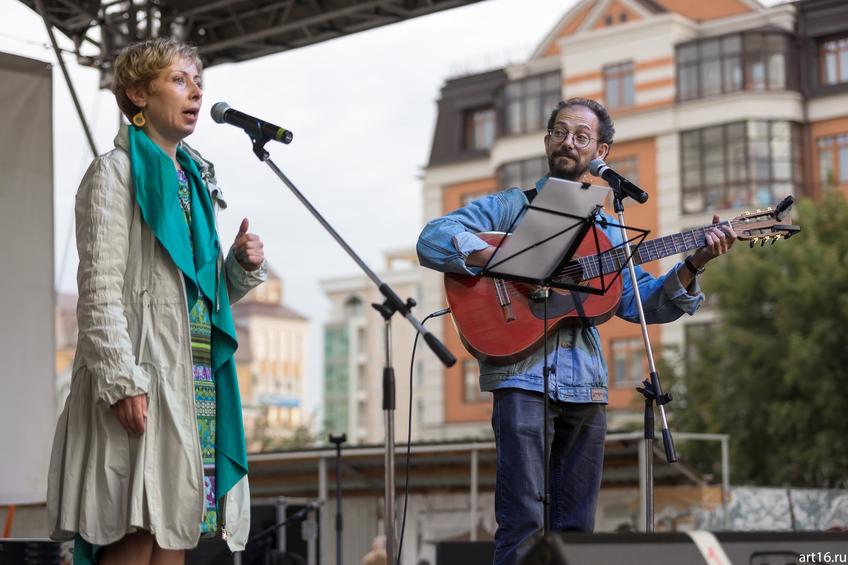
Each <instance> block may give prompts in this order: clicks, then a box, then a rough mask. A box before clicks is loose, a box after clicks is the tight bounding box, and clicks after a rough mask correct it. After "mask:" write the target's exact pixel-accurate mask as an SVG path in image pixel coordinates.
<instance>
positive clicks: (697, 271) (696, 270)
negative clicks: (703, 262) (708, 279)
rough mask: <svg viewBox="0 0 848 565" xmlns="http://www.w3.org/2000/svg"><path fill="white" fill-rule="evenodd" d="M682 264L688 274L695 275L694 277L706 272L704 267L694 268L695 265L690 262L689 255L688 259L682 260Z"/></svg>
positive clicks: (690, 257)
mask: <svg viewBox="0 0 848 565" xmlns="http://www.w3.org/2000/svg"><path fill="white" fill-rule="evenodd" d="M683 264H684V265H686V268H687V269H688V270H689V272H690V273H692V274H693V275H695V276H696V277H697V276H698V275H700V274H702V273H703V272H704V271H705V270H706V269H705V268H704V267H701V268H700V269H699V268H698V267H696V266H695V263H693V262H692V256H691V255H689V256H688V257H686V259H684V260H683Z"/></svg>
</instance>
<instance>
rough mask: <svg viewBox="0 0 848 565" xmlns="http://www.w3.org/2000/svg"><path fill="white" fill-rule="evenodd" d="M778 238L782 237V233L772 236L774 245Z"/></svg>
mask: <svg viewBox="0 0 848 565" xmlns="http://www.w3.org/2000/svg"><path fill="white" fill-rule="evenodd" d="M778 239H780V234H778V235H776V236H774V237H772V238H771V244H772V245H774V244H775V243H777V240H778Z"/></svg>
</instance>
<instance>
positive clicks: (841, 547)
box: [522, 532, 848, 565]
mask: <svg viewBox="0 0 848 565" xmlns="http://www.w3.org/2000/svg"><path fill="white" fill-rule="evenodd" d="M714 535H715V537H716V539H717V540H718V542H719V543H720V544H721V547H722V549H723V550H724V552H725V553H726V554H727V557H728V559H730V561H731V562H732V563H733V565H795V564H805V563H848V533H846V532H716V533H715V534H714ZM600 563H602V564H603V565H641V564H643V563H644V564H646V565H647V564H650V565H696V564H705V563H712V561H707V560H706V559H705V558H704V556H703V555H702V554H701V552H700V551H699V549H698V547H697V546H696V545H695V543H694V542H693V541H692V538H690V537H689V536H688V535H686V534H684V533H660V534H578V533H568V532H556V533H551V534H548V535H547V536H545V537H544V538H542V539H541V540H540V541H539V542H538V543H537V544H536V545H535V546H533V549H532V550H531V551H530V553H529V554H528V555H527V557H526V558H525V559H524V561H523V563H522V565H590V564H591V565H597V564H600Z"/></svg>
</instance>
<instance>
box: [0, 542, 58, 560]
mask: <svg viewBox="0 0 848 565" xmlns="http://www.w3.org/2000/svg"><path fill="white" fill-rule="evenodd" d="M61 563H62V550H61V546H60V545H59V543H58V542H55V541H52V540H41V539H21V540H14V539H6V538H2V539H0V565H60V564H61Z"/></svg>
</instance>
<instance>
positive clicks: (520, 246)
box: [481, 177, 610, 292]
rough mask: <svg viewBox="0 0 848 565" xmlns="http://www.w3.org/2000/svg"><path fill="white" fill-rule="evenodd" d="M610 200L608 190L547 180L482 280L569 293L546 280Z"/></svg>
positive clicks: (583, 184)
mask: <svg viewBox="0 0 848 565" xmlns="http://www.w3.org/2000/svg"><path fill="white" fill-rule="evenodd" d="M609 194H610V189H609V188H608V187H603V186H595V185H590V184H588V183H579V182H573V181H568V180H563V179H558V178H554V177H550V178H549V179H548V180H547V181H546V182H545V184H544V186H543V187H542V190H541V191H540V192H539V193H538V194H537V195H536V198H535V199H534V200H533V202H532V203H531V204H529V205H528V206H527V207H526V208H525V212H524V214H523V215H522V214H520V215H519V216H518V218H517V219H516V222H514V224H515V223H518V226H517V227H515V225H514V224H513V226H510V230H509V231H512V228H513V227H515V231H514V232H513V233H512V234H511V235H510V237H509V238H505V239H504V240H503V241H501V243H500V244H499V245H498V247H497V249H496V250H495V253H494V254H493V255H492V257H491V258H490V259H489V261H488V262H487V263H486V266H485V267H484V268H483V271H482V272H481V275H483V276H490V277H499V278H506V279H512V280H519V281H525V282H530V283H537V284H538V283H545V284H550V286H554V287H559V288H572V287H573V286H574V285H569V284H567V283H562V282H555V281H553V282H552V281H551V280H550V279H551V277H552V276H553V275H554V274H555V273H556V272H557V270H558V269H559V267H560V266H561V265H563V264H564V263H566V262H567V261H569V260H570V259H571V258H572V257H573V255H574V253H575V251H576V250H577V246H578V245H580V242H581V241H582V240H583V237H584V236H585V235H586V234H587V232H588V231H589V230H590V229H592V228H593V227H594V225H595V218H596V214H597V212H598V210H599V209H600V208H601V207H602V206H603V203H604V202H605V201H606V199H607V197H608V196H609ZM580 288H582V287H580ZM589 292H592V291H591V290H589Z"/></svg>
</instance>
